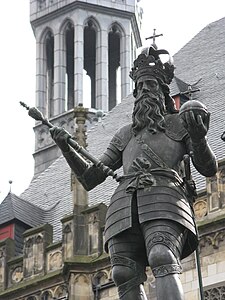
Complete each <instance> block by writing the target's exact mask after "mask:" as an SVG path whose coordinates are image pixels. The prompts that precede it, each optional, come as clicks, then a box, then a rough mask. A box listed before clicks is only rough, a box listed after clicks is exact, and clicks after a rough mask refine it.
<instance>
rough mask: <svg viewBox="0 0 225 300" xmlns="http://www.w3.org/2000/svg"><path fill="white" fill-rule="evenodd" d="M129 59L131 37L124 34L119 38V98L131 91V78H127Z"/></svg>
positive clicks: (129, 66)
mask: <svg viewBox="0 0 225 300" xmlns="http://www.w3.org/2000/svg"><path fill="white" fill-rule="evenodd" d="M130 61H131V37H130V34H125V35H123V36H122V38H121V44H120V65H121V99H123V98H125V97H126V96H127V95H129V93H130V92H131V90H130V87H131V80H130V78H129V72H130V68H131V65H130Z"/></svg>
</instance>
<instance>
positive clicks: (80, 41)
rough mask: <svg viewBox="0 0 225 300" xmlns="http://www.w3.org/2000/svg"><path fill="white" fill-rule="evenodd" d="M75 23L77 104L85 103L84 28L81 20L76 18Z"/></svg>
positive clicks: (75, 97)
mask: <svg viewBox="0 0 225 300" xmlns="http://www.w3.org/2000/svg"><path fill="white" fill-rule="evenodd" d="M77 16H79V12H78V14H77V15H76V17H77ZM78 18H79V17H78ZM74 23H75V26H74V88H75V91H74V106H77V105H78V104H80V103H83V66H84V29H83V22H81V20H77V19H75V20H74Z"/></svg>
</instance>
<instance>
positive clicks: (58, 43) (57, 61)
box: [53, 32, 66, 116]
mask: <svg viewBox="0 0 225 300" xmlns="http://www.w3.org/2000/svg"><path fill="white" fill-rule="evenodd" d="M65 80H66V51H65V38H64V35H63V33H62V32H57V33H56V34H55V35H54V100H53V101H54V104H53V107H54V116H57V115H59V114H61V113H63V112H64V111H65Z"/></svg>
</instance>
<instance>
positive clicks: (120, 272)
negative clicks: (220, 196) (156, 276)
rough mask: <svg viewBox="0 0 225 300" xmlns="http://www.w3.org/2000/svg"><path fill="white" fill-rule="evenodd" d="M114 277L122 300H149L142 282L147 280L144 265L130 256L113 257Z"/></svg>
mask: <svg viewBox="0 0 225 300" xmlns="http://www.w3.org/2000/svg"><path fill="white" fill-rule="evenodd" d="M111 264H112V277H113V280H114V282H115V284H116V286H117V287H118V293H119V297H120V299H121V300H131V299H134V300H147V298H146V295H145V292H144V288H143V286H142V283H143V282H144V281H145V280H146V278H147V277H146V274H145V272H144V268H143V266H140V265H139V264H138V263H136V262H135V261H133V260H132V259H130V258H126V257H123V256H118V255H113V256H112V257H111Z"/></svg>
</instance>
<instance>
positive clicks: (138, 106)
mask: <svg viewBox="0 0 225 300" xmlns="http://www.w3.org/2000/svg"><path fill="white" fill-rule="evenodd" d="M160 54H168V52H167V51H166V50H156V49H155V48H154V47H152V46H151V47H150V48H147V49H146V48H145V49H144V50H143V51H142V53H141V54H140V55H139V56H138V58H137V59H136V60H135V61H134V66H133V68H132V70H131V72H130V77H131V78H132V79H133V80H134V82H135V89H134V92H133V95H134V97H135V98H136V100H135V103H134V111H133V131H134V133H137V132H138V131H140V130H141V129H142V128H144V127H147V128H148V129H149V131H151V132H153V133H154V132H156V131H157V130H161V131H163V130H164V129H165V120H164V115H165V114H166V113H174V112H176V109H175V105H174V101H173V99H172V98H171V97H170V95H169V92H170V91H169V86H168V85H169V84H170V82H171V81H172V79H173V76H174V65H173V64H172V63H171V61H168V62H166V63H162V61H161V59H160V57H159V55H160Z"/></svg>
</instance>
